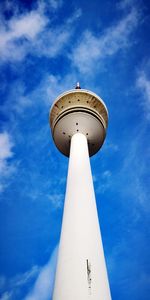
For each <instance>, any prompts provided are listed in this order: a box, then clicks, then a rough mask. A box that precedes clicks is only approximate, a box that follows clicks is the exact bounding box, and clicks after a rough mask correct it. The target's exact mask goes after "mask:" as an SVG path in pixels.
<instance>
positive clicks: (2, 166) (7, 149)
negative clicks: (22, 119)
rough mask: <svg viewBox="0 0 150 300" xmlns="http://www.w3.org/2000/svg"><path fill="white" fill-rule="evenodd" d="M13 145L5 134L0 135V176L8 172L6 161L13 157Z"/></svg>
mask: <svg viewBox="0 0 150 300" xmlns="http://www.w3.org/2000/svg"><path fill="white" fill-rule="evenodd" d="M12 147H13V143H12V141H11V137H10V135H9V134H8V133H7V132H3V133H0V174H7V173H8V172H9V171H10V170H9V164H8V161H7V160H8V159H9V158H11V157H12V156H13V152H12Z"/></svg>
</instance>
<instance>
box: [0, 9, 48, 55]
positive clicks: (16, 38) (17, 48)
mask: <svg viewBox="0 0 150 300" xmlns="http://www.w3.org/2000/svg"><path fill="white" fill-rule="evenodd" d="M46 24H47V18H46V17H45V16H44V15H43V14H42V12H40V11H38V10H37V11H31V12H29V13H26V14H24V15H17V16H15V17H13V18H12V19H10V21H9V22H8V24H7V26H6V24H5V22H3V24H2V25H1V29H0V54H1V59H10V60H13V59H15V60H20V59H22V58H24V56H25V55H26V54H27V52H29V51H30V46H31V44H32V43H33V41H34V40H35V39H36V38H37V36H38V34H39V33H40V32H42V31H43V29H44V27H45V26H46Z"/></svg>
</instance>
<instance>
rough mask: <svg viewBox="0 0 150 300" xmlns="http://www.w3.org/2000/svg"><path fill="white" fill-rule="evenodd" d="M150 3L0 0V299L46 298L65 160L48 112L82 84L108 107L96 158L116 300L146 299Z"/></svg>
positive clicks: (149, 271) (149, 273)
mask: <svg viewBox="0 0 150 300" xmlns="http://www.w3.org/2000/svg"><path fill="white" fill-rule="evenodd" d="M149 33H150V7H149V4H148V1H142V0H139V1H136V0H123V1H111V0H106V1H98V0H95V1H93V2H92V1H85V0H80V1H79V0H76V1H74V0H72V1H65V0H58V1H57V0H48V1H43V0H39V1H38V0H37V1H30V0H28V1H19V0H18V1H15V0H14V1H10V0H5V1H3V0H2V1H1V2H0V83H1V84H0V300H50V299H51V295H52V289H53V281H54V273H55V265H56V259H57V248H58V242H59V236H60V229H61V220H62V213H63V204H64V194H65V186H66V175H67V167H68V159H67V158H66V157H64V156H63V155H62V154H60V153H59V151H58V150H57V149H56V148H55V146H54V144H53V141H52V137H51V134H50V129H49V123H48V117H49V109H50V106H51V104H52V103H53V101H54V99H55V97H56V96H58V95H59V94H60V93H62V92H64V91H66V90H68V89H72V88H74V87H75V85H76V82H77V81H80V85H81V87H82V88H85V89H89V90H92V91H93V92H95V93H97V94H98V95H99V96H100V97H102V99H103V100H104V101H105V103H106V105H107V107H108V111H109V127H108V132H107V138H106V141H105V143H104V145H103V147H102V149H101V151H100V152H99V153H97V154H96V155H95V156H94V157H92V158H91V166H92V172H93V179H94V186H95V192H96V198H97V208H98V215H99V218H100V224H101V231H102V237H103V244H104V251H105V257H106V263H107V269H108V275H109V281H110V288H111V293H112V299H113V300H127V299H128V300H131V299H132V300H133V299H134V300H149V297H150V296H149V295H150V262H149V245H150V234H149V233H150V231H149V215H150V203H149V192H150V180H149V179H150V178H149V161H150V151H149V138H148V137H149V129H150V50H149V49H150V34H149Z"/></svg>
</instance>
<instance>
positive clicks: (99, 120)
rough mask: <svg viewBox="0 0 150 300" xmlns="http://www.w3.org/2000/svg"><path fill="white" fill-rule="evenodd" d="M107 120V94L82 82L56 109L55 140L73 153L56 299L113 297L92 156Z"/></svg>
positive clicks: (58, 101) (107, 299) (53, 120)
mask: <svg viewBox="0 0 150 300" xmlns="http://www.w3.org/2000/svg"><path fill="white" fill-rule="evenodd" d="M107 123H108V112H107V108H106V106H105V104H104V102H103V101H102V99H101V98H100V97H98V96H97V95H96V94H94V93H93V92H91V91H87V90H83V89H80V87H79V84H78V85H77V87H76V89H74V90H70V91H67V92H65V93H64V94H62V95H60V96H59V97H58V98H57V99H56V101H55V102H54V104H53V106H52V108H51V111H50V126H51V130H52V136H53V140H54V142H55V144H56V146H57V148H58V149H59V150H60V151H61V152H62V153H63V154H64V155H66V156H69V168H68V178H67V188H66V196H65V206H64V214H63V222H62V230H61V238H60V245H59V253H58V262H57V270H56V278H55V286H54V293H53V300H87V299H91V300H111V295H110V289H109V283H108V277H107V270H106V265H105V258H104V252H103V245H102V240H101V232H100V228H99V222H98V216H97V208H96V201H95V194H94V188H93V180H92V174H91V167H90V159H89V156H92V155H94V154H95V153H96V152H97V151H98V150H99V149H100V148H101V146H102V144H103V142H104V139H105V136H106V129H107Z"/></svg>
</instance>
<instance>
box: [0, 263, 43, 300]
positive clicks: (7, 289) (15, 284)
mask: <svg viewBox="0 0 150 300" xmlns="http://www.w3.org/2000/svg"><path fill="white" fill-rule="evenodd" d="M39 270H40V268H39V267H38V266H33V267H32V268H31V270H29V271H27V272H25V273H23V274H18V275H16V276H15V277H13V278H11V279H8V278H6V277H2V280H3V282H2V288H3V290H4V292H3V294H2V296H1V298H0V300H14V299H16V295H17V298H18V294H19V293H20V288H21V287H22V286H25V285H26V284H28V283H29V282H30V281H32V280H33V279H34V278H36V276H37V275H38V274H39Z"/></svg>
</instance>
